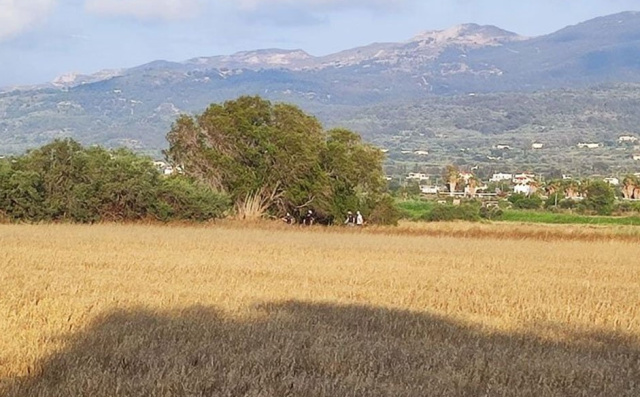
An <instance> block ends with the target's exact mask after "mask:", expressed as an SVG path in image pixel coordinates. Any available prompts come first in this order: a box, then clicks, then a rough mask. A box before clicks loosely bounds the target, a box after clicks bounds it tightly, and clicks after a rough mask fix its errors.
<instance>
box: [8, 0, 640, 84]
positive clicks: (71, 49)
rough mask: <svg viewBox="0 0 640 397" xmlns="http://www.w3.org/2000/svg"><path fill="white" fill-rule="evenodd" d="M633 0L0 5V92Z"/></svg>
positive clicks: (612, 9) (587, 15) (635, 2)
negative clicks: (165, 64) (157, 63)
mask: <svg viewBox="0 0 640 397" xmlns="http://www.w3.org/2000/svg"><path fill="white" fill-rule="evenodd" d="M639 9H640V0H0V87H2V86H12V85H26V84H37V83H43V82H47V81H51V80H52V79H54V78H55V77H56V76H59V75H61V74H64V73H69V72H79V73H93V72H96V71H98V70H101V69H114V68H123V67H132V66H137V65H141V64H144V63H147V62H150V61H153V60H157V59H164V60H171V61H183V60H187V59H190V58H195V57H200V56H213V55H222V54H231V53H234V52H237V51H243V50H253V49H262V48H285V49H303V50H305V51H307V52H308V53H310V54H312V55H326V54H329V53H333V52H337V51H340V50H345V49H349V48H353V47H357V46H361V45H367V44H370V43H373V42H398V41H405V40H408V39H410V38H411V37H413V36H415V35H416V34H418V33H419V32H422V31H425V30H441V29H446V28H448V27H451V26H454V25H457V24H461V23H471V22H473V23H478V24H483V25H484V24H487V25H495V26H498V27H501V28H503V29H506V30H510V31H514V32H516V33H519V34H522V35H525V36H538V35H543V34H549V33H552V32H554V31H556V30H559V29H561V28H563V27H565V26H568V25H573V24H576V23H579V22H583V21H586V20H588V19H591V18H595V17H598V16H602V15H608V14H613V13H617V12H621V11H635V10H639Z"/></svg>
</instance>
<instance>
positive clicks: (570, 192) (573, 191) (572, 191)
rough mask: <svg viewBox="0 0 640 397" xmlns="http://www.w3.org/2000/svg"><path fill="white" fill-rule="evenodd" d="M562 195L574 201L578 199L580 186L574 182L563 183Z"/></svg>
mask: <svg viewBox="0 0 640 397" xmlns="http://www.w3.org/2000/svg"><path fill="white" fill-rule="evenodd" d="M563 185H564V186H563V187H564V195H565V196H566V197H567V198H568V199H574V198H576V197H578V193H579V192H580V184H579V183H578V182H577V181H574V180H568V181H564V183H563Z"/></svg>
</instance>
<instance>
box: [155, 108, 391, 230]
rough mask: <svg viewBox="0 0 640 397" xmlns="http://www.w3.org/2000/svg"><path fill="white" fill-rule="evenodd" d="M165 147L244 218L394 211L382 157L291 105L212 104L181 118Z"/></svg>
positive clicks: (173, 158) (172, 158) (352, 135)
mask: <svg viewBox="0 0 640 397" xmlns="http://www.w3.org/2000/svg"><path fill="white" fill-rule="evenodd" d="M167 139H168V141H169V149H168V150H167V151H166V155H167V158H168V159H169V161H170V162H172V163H173V164H174V165H175V166H177V167H180V168H181V169H182V170H183V171H184V173H185V174H186V175H189V176H191V177H193V178H195V179H196V180H198V181H200V182H202V183H205V184H207V185H208V186H210V187H211V188H213V189H217V190H219V191H221V192H224V193H226V194H228V195H229V196H230V197H231V199H232V200H233V203H234V206H235V209H236V211H237V213H238V215H239V216H241V217H243V218H254V217H260V216H262V215H264V214H265V213H272V214H273V215H278V214H281V213H284V212H294V213H296V212H301V211H302V210H306V209H309V208H312V209H314V210H315V211H317V212H318V213H319V214H321V215H324V216H327V217H342V216H343V215H344V214H345V213H346V211H348V210H360V211H362V212H363V214H365V216H367V215H370V214H376V213H380V212H381V211H382V209H381V208H380V206H385V205H388V204H389V200H387V199H386V198H385V193H386V182H385V179H384V173H383V170H382V163H383V160H384V156H383V154H382V152H381V151H380V150H379V149H377V148H375V147H373V146H370V145H368V144H366V143H364V142H363V141H362V139H361V138H360V136H359V135H357V134H355V133H353V132H351V131H348V130H345V129H335V130H330V131H324V130H323V128H322V126H321V124H320V123H319V122H318V120H317V119H316V118H315V117H312V116H309V115H307V114H305V113H304V112H303V111H302V110H300V109H299V108H298V107H296V106H293V105H289V104H272V103H271V102H269V101H267V100H264V99H262V98H260V97H248V96H245V97H240V98H238V99H237V100H234V101H228V102H225V103H224V104H214V105H211V106H210V107H209V108H208V109H206V110H205V111H204V112H203V113H202V114H199V115H195V116H188V115H183V116H181V117H180V118H178V120H177V121H176V122H175V123H174V125H173V127H172V129H171V131H170V132H169V134H168V136H167ZM385 203H386V204H385ZM376 207H378V208H376ZM389 210H390V211H391V208H389ZM382 212H385V211H382ZM383 218H385V219H386V218H387V217H386V216H385V217H383ZM391 218H393V217H391ZM385 222H386V221H385Z"/></svg>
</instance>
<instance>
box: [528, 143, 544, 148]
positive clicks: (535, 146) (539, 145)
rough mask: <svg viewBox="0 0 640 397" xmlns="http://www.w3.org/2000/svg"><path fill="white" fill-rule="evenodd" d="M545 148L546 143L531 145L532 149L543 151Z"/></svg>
mask: <svg viewBox="0 0 640 397" xmlns="http://www.w3.org/2000/svg"><path fill="white" fill-rule="evenodd" d="M543 147H544V143H534V144H532V145H531V148H532V149H542V148H543Z"/></svg>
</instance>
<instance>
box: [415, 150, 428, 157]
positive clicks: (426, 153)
mask: <svg viewBox="0 0 640 397" xmlns="http://www.w3.org/2000/svg"><path fill="white" fill-rule="evenodd" d="M413 154H417V155H418V156H427V155H429V152H427V151H426V150H416V151H415V152H413Z"/></svg>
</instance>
